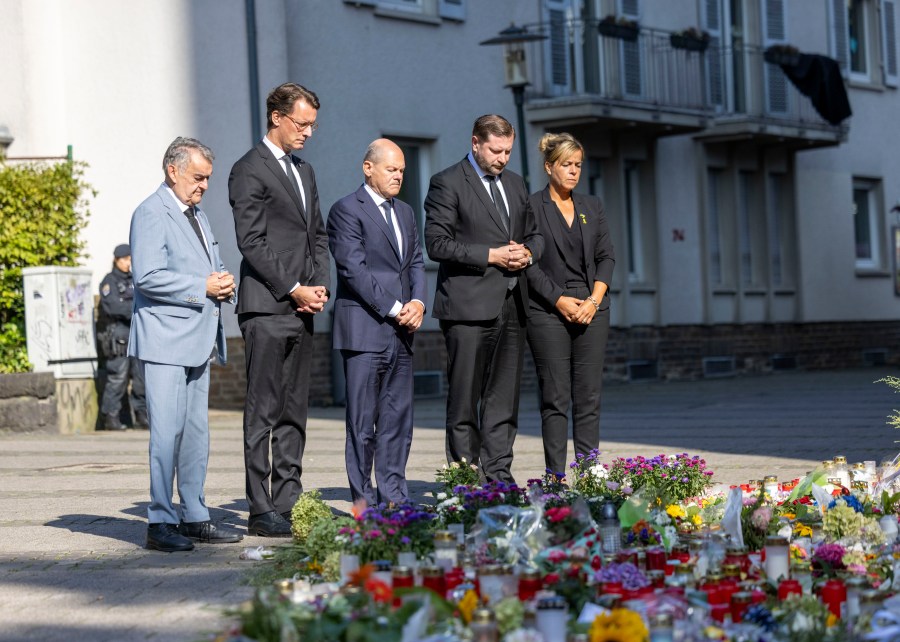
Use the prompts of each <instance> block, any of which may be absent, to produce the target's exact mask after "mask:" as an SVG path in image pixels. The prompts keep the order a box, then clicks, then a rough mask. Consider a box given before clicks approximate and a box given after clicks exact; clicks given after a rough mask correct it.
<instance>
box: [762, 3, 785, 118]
mask: <svg viewBox="0 0 900 642" xmlns="http://www.w3.org/2000/svg"><path fill="white" fill-rule="evenodd" d="M785 9H786V7H785V2H784V0H765V3H764V4H763V17H762V20H763V29H764V34H763V44H764V46H765V47H771V46H772V45H776V44H785V43H786V42H787V21H786V20H785ZM764 67H765V74H766V110H767V111H768V112H769V113H773V114H784V113H786V112H787V111H788V93H787V83H788V81H787V78H786V77H785V75H784V72H783V71H781V67H779V66H777V65H768V64H767V65H764Z"/></svg>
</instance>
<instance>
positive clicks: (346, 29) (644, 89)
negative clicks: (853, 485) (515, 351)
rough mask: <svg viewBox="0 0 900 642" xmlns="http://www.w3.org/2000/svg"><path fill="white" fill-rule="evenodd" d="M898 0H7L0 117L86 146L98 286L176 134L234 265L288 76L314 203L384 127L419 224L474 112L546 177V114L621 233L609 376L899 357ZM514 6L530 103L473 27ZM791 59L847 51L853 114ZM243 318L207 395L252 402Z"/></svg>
mask: <svg viewBox="0 0 900 642" xmlns="http://www.w3.org/2000/svg"><path fill="white" fill-rule="evenodd" d="M896 4H897V3H896V1H895V0H833V1H832V0H828V1H827V2H823V1H822V0H790V2H788V1H787V0H681V1H679V2H671V1H670V0H489V1H488V0H154V1H151V0H137V1H134V2H129V3H121V2H118V1H116V0H90V1H89V0H74V1H72V0H69V1H66V0H0V16H3V20H0V43H2V44H0V50H2V52H3V58H2V59H3V60H4V63H2V64H0V83H2V85H3V86H4V87H5V88H6V89H7V91H4V92H2V93H0V128H2V127H3V126H5V127H6V129H7V130H8V132H9V137H11V138H12V139H13V140H12V143H11V144H10V145H9V147H8V150H7V153H8V155H9V156H11V157H38V156H56V155H62V154H64V153H65V149H66V145H69V144H71V145H72V146H73V150H74V156H75V158H76V159H77V160H84V161H86V162H88V164H89V171H88V174H87V180H88V181H89V182H91V183H92V184H93V185H94V187H95V188H96V189H97V190H98V194H97V196H96V197H95V198H94V199H93V201H92V202H91V222H90V225H89V227H88V229H87V231H86V235H87V241H88V249H89V252H90V254H91V256H90V258H89V260H88V265H89V267H91V268H92V269H93V271H94V276H95V280H96V281H97V282H99V280H100V278H102V276H103V274H104V273H105V272H106V271H107V270H108V267H109V263H110V261H111V253H112V248H113V247H115V245H116V244H118V243H120V242H122V241H123V240H124V239H125V238H126V237H127V233H128V223H129V218H130V214H131V211H132V210H133V209H134V207H135V205H136V204H137V203H139V202H140V201H141V200H142V199H143V198H144V197H145V196H146V195H147V194H148V193H149V192H150V190H152V189H154V188H155V186H156V185H157V184H158V182H159V181H160V180H161V179H162V175H161V171H160V169H161V168H160V162H161V156H162V152H163V151H164V149H165V147H166V145H167V144H168V142H170V141H171V140H172V139H173V138H174V137H175V136H178V135H189V136H195V137H197V138H199V139H200V140H203V141H204V142H206V143H207V144H208V145H210V146H211V147H212V148H213V150H214V151H215V152H216V155H217V158H216V163H215V168H214V176H213V179H212V182H211V186H210V190H209V192H208V194H207V196H206V198H205V200H204V205H205V207H206V210H207V212H209V214H210V218H211V222H212V225H213V228H214V232H215V233H216V236H217V238H218V239H219V240H220V245H221V247H222V248H223V251H222V255H223V257H224V259H225V261H226V263H227V264H228V266H229V267H230V268H231V269H232V270H234V271H237V267H238V264H239V261H240V255H239V253H238V252H237V249H236V244H235V241H234V231H233V224H232V219H231V213H230V208H229V207H228V201H227V174H228V172H229V170H230V168H231V165H232V163H233V162H234V161H235V160H236V159H237V158H239V157H240V156H241V155H242V154H243V153H244V152H245V151H246V149H248V148H249V147H250V146H251V145H252V144H254V143H255V141H256V140H258V138H259V137H261V136H262V135H263V133H264V132H265V107H264V104H263V103H264V100H265V96H266V94H267V93H268V91H269V90H270V89H271V88H272V87H274V86H276V85H278V84H279V83H281V82H283V81H285V80H293V81H296V82H300V83H301V84H304V85H305V86H307V87H309V88H311V89H313V90H314V91H315V92H316V93H317V94H318V95H319V97H320V99H321V101H322V108H321V110H320V112H319V122H320V125H321V127H320V129H319V130H318V131H317V132H316V134H315V135H314V136H313V137H312V138H311V139H310V142H309V143H308V144H307V147H306V148H305V149H304V150H303V153H302V156H303V157H304V158H305V159H306V160H308V161H309V162H310V163H312V165H313V166H314V167H315V169H316V174H317V177H318V186H319V194H320V199H321V203H322V207H323V210H324V212H323V213H327V209H328V208H329V207H330V205H331V203H333V202H334V201H336V200H337V199H338V198H340V197H341V196H343V195H345V194H347V193H349V192H350V191H352V190H354V189H356V187H357V186H358V185H359V183H360V182H361V180H362V178H361V170H360V166H361V160H362V154H363V151H364V149H365V147H366V145H367V144H368V142H370V141H371V140H372V139H374V138H376V137H379V136H387V137H389V138H392V139H394V140H395V141H397V142H398V143H399V144H401V146H402V147H403V149H404V151H405V153H406V160H407V172H406V178H405V184H404V192H403V194H402V195H401V197H402V198H404V200H407V201H408V202H410V203H411V204H412V205H413V207H414V208H415V209H416V210H417V211H418V212H419V215H420V220H421V218H423V217H424V211H423V210H422V201H423V200H424V196H425V192H426V190H427V186H428V179H429V177H430V176H431V174H433V173H434V172H436V171H438V170H440V169H442V168H444V167H446V166H448V165H450V164H451V163H454V162H456V161H458V160H459V159H460V158H462V157H463V156H464V155H465V154H466V152H467V151H468V148H469V136H470V131H471V123H472V121H473V120H474V118H475V117H477V116H478V115H480V114H483V113H487V112H498V113H502V114H504V115H506V116H507V117H508V118H509V119H510V120H511V121H513V122H514V124H516V125H517V128H518V129H519V130H520V132H519V133H520V136H522V135H524V137H525V140H526V141H527V145H528V148H527V158H528V162H527V164H526V167H524V168H523V167H522V166H521V163H520V161H519V155H518V151H517V152H516V154H514V156H513V160H512V162H511V164H510V167H511V168H512V169H513V170H515V171H524V173H527V175H528V176H529V177H530V178H531V188H532V190H537V189H540V188H542V187H543V181H542V180H541V179H540V177H541V176H542V175H543V168H542V167H541V164H540V160H539V158H538V153H537V149H536V143H537V140H538V138H539V136H540V135H541V134H542V133H543V132H546V131H569V132H571V133H572V134H574V135H575V136H576V137H578V138H579V139H580V140H581V141H582V142H583V143H584V144H585V147H586V150H587V159H586V163H585V167H584V171H583V174H582V184H581V188H582V189H583V190H584V191H588V192H591V193H594V194H597V195H599V196H601V197H602V198H603V200H604V202H605V205H606V209H607V212H608V216H609V220H610V226H611V229H612V233H613V235H614V240H615V246H616V255H617V267H616V272H615V277H614V282H613V283H612V287H611V292H612V299H613V303H612V322H613V333H612V335H611V339H610V344H609V351H608V356H607V368H606V373H605V375H606V376H607V377H611V378H615V379H620V380H636V379H641V378H646V377H666V378H684V377H698V376H717V375H719V376H721V375H727V374H732V373H735V372H741V371H765V370H770V369H779V368H791V367H838V366H852V365H864V364H866V363H883V362H888V363H900V354H898V340H900V324H898V323H897V318H898V312H900V298H898V293H900V290H898V287H900V285H898V278H897V258H898V257H897V254H898V252H900V240H898V233H897V232H896V229H895V228H896V227H897V225H898V222H900V221H898V218H897V214H896V213H895V212H894V211H893V208H894V205H895V204H897V203H898V202H900V170H898V169H897V167H896V163H895V162H894V153H893V152H894V150H895V149H900V126H898V124H897V123H896V119H895V118H894V117H893V114H895V113H897V112H898V109H900V98H898V91H897V82H898V69H897V64H898V63H897V43H896V28H897V16H896V9H897V7H896ZM510 22H512V23H515V24H516V25H517V26H519V27H525V28H526V29H527V33H528V34H531V35H540V36H544V39H541V40H534V41H530V42H527V43H525V45H524V54H525V67H526V69H527V71H528V74H529V80H530V84H529V85H528V86H527V87H526V89H525V94H524V95H525V100H524V126H519V124H518V121H517V119H516V106H515V104H514V101H513V94H512V92H510V91H509V90H508V89H507V88H505V87H504V67H503V64H504V63H503V51H502V47H495V46H481V45H480V43H482V42H484V41H485V40H487V39H490V38H492V37H494V36H496V35H497V33H498V32H500V31H501V30H503V29H505V28H506V27H508V26H509V24H510ZM773 47H774V48H773ZM767 51H768V52H769V53H768V54H767ZM776 54H779V55H781V56H782V58H777V56H776ZM799 54H820V55H822V56H826V57H827V58H829V59H833V60H835V61H837V70H838V72H837V73H838V75H837V78H839V79H840V81H841V82H839V83H838V84H841V85H842V86H843V87H844V88H845V91H846V93H847V95H848V96H849V102H850V105H851V107H852V110H853V116H852V117H851V118H847V119H843V120H841V121H840V122H837V123H835V124H831V123H829V122H826V120H825V119H823V117H822V116H821V115H820V114H819V113H818V112H817V111H816V109H815V108H814V107H813V105H812V102H811V100H810V98H808V97H807V96H804V95H802V94H801V93H800V92H799V91H798V90H797V89H796V87H795V86H794V85H793V84H792V83H791V81H790V80H788V78H787V77H786V75H785V73H784V68H783V67H782V65H780V64H776V63H778V62H781V63H785V64H786V65H788V66H790V65H791V64H792V63H793V62H795V60H794V58H796V56H797V55H799ZM792 57H793V58H792ZM767 58H768V60H769V62H767ZM776 58H777V59H776ZM831 80H832V83H831V85H830V87H831V90H832V91H834V84H835V83H834V82H833V81H834V78H833V77H832V78H831ZM825 84H826V85H827V83H825ZM826 89H827V87H826ZM428 268H429V278H430V280H431V283H432V287H431V289H430V292H433V283H434V275H435V272H436V266H435V265H433V264H430V265H429V266H428ZM229 317H232V315H229ZM329 322H330V317H328V315H327V314H326V315H322V317H321V318H320V319H318V323H317V332H318V333H319V337H318V342H319V344H318V355H319V356H318V357H317V362H316V367H315V372H316V381H315V383H314V385H313V396H314V397H315V398H316V400H318V401H320V402H329V401H332V400H335V399H337V400H339V399H340V398H341V396H342V385H343V383H342V382H341V379H340V372H339V368H334V367H332V365H333V363H335V360H334V359H332V357H331V354H330V345H329V336H328V332H329V325H330V323H329ZM420 332H421V333H422V335H421V336H420V338H419V342H418V351H417V355H416V365H417V369H418V371H419V373H420V375H419V381H420V383H421V392H422V393H423V394H425V393H427V392H429V391H431V392H439V391H440V389H441V376H440V373H441V371H442V370H443V367H444V353H443V341H442V339H441V337H440V333H439V331H438V328H437V324H436V323H435V322H434V321H433V320H431V319H428V320H427V322H426V324H425V325H424V326H423V328H422V330H420ZM228 334H229V336H230V337H231V338H230V339H229V341H230V345H229V349H230V354H231V356H232V357H233V359H232V364H231V365H230V366H229V367H228V368H226V369H224V370H220V369H216V370H215V371H214V376H213V384H212V389H213V397H214V403H216V404H217V405H220V406H240V404H241V402H242V395H243V385H244V382H243V362H242V358H241V357H242V341H241V339H240V336H239V332H238V329H237V323H236V320H235V319H234V318H233V317H232V318H230V319H229V320H228ZM526 381H528V382H529V383H530V381H533V379H531V380H526Z"/></svg>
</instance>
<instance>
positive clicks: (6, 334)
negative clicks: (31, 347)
mask: <svg viewBox="0 0 900 642" xmlns="http://www.w3.org/2000/svg"><path fill="white" fill-rule="evenodd" d="M22 325H23V324H22V322H21V321H19V322H15V323H13V322H10V323H5V324H3V327H2V328H0V373H12V372H28V371H29V370H31V363H29V362H28V351H27V350H26V349H25V333H24V332H23V329H22Z"/></svg>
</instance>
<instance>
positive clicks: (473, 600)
mask: <svg viewBox="0 0 900 642" xmlns="http://www.w3.org/2000/svg"><path fill="white" fill-rule="evenodd" d="M457 608H458V609H459V614H460V615H461V616H462V619H463V622H465V623H466V624H468V623H469V622H470V621H471V620H472V612H473V611H474V610H475V609H477V608H478V594H477V593H476V592H475V591H473V590H472V589H469V590H468V591H466V594H465V595H463V598H462V599H461V600H460V601H459V604H458V605H457Z"/></svg>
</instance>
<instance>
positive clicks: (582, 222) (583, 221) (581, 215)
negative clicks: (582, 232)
mask: <svg viewBox="0 0 900 642" xmlns="http://www.w3.org/2000/svg"><path fill="white" fill-rule="evenodd" d="M578 216H579V217H580V218H581V224H582V225H587V219H586V218H585V217H584V214H579V215H578Z"/></svg>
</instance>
